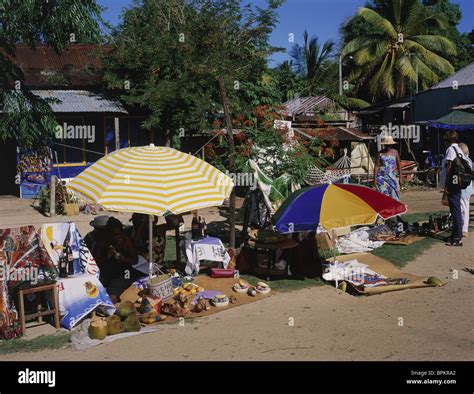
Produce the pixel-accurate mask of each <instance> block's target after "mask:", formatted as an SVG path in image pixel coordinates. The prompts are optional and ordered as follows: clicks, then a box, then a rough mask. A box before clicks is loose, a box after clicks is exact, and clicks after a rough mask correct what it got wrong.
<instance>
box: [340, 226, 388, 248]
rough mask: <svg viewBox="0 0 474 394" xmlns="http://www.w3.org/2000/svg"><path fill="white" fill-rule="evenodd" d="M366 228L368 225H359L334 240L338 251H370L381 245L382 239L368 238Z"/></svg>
mask: <svg viewBox="0 0 474 394" xmlns="http://www.w3.org/2000/svg"><path fill="white" fill-rule="evenodd" d="M368 229H369V227H361V228H359V229H357V230H354V231H352V232H351V233H349V234H347V235H344V236H342V237H340V238H339V239H338V240H337V241H336V245H337V246H336V247H337V250H338V252H339V253H341V254H350V253H360V252H370V251H371V250H373V249H376V248H379V247H380V246H382V245H383V244H384V241H371V240H370V239H369V233H368V232H367V230H368Z"/></svg>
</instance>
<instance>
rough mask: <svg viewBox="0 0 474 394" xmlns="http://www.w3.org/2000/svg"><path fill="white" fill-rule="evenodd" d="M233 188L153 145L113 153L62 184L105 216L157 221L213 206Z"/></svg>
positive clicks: (191, 159) (194, 162)
mask: <svg viewBox="0 0 474 394" xmlns="http://www.w3.org/2000/svg"><path fill="white" fill-rule="evenodd" d="M233 187H234V184H233V182H232V180H231V179H230V178H229V177H228V176H227V175H225V174H224V173H222V172H221V171H219V170H218V169H217V168H215V167H213V166H212V165H210V164H209V163H206V162H205V161H203V160H201V159H198V158H197V157H195V156H192V155H190V154H187V153H183V152H180V151H178V150H176V149H173V148H168V147H164V146H154V145H153V144H152V145H149V146H140V147H131V148H124V149H120V150H118V151H115V152H113V153H111V154H109V155H107V156H105V157H103V158H102V159H100V160H98V161H97V162H95V163H94V164H92V165H91V166H90V167H89V168H87V169H86V170H84V171H83V172H82V173H80V174H79V175H78V176H76V177H75V178H74V179H73V180H72V181H71V182H70V183H69V184H68V188H71V189H73V190H74V191H75V192H76V193H77V194H78V195H79V196H80V197H82V198H83V199H84V200H86V201H88V202H90V203H95V204H100V205H102V206H103V207H104V208H106V209H108V210H110V211H120V212H140V213H144V214H149V215H157V216H163V215H166V214H168V213H174V214H179V213H184V212H189V211H191V210H194V209H202V208H207V207H213V206H219V205H221V204H222V203H223V201H224V199H226V198H227V197H229V195H230V193H231V191H232V188H233Z"/></svg>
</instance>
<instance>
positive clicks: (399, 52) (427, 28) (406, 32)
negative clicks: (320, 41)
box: [342, 0, 457, 101]
mask: <svg viewBox="0 0 474 394" xmlns="http://www.w3.org/2000/svg"><path fill="white" fill-rule="evenodd" d="M374 3H375V5H374V6H373V8H374V9H372V8H367V7H362V8H360V9H359V10H358V12H357V16H356V17H355V18H354V21H353V23H352V24H349V26H350V28H349V27H348V26H347V25H346V26H345V27H343V29H342V30H343V38H344V33H345V34H346V36H345V39H347V37H349V36H350V35H353V34H356V36H355V37H354V38H352V39H351V40H350V41H349V42H346V43H345V45H344V48H343V50H342V55H343V56H347V55H353V69H352V73H351V76H350V79H351V80H352V81H353V82H354V84H355V88H356V91H357V94H358V95H359V96H361V97H364V98H367V99H369V100H371V101H376V100H380V99H387V98H392V97H402V96H404V95H405V94H407V92H408V91H409V89H410V88H413V87H414V86H415V85H416V82H417V80H418V83H419V88H420V90H423V89H427V88H428V87H429V86H431V85H432V84H434V83H436V82H438V81H439V80H440V78H442V77H444V76H446V75H449V74H452V73H453V72H454V67H453V65H452V64H451V63H450V61H449V60H448V58H451V57H452V56H454V55H455V54H456V53H457V52H456V47H455V45H454V44H453V42H452V41H451V40H449V39H448V38H446V37H445V36H442V35H438V34H434V33H433V32H435V31H439V30H443V29H446V27H447V25H446V21H445V19H444V18H443V17H442V15H440V14H439V13H436V12H435V11H436V10H432V9H429V8H428V7H426V6H423V5H422V4H421V3H420V1H419V0H404V1H402V0H394V1H387V0H378V1H375V2H374Z"/></svg>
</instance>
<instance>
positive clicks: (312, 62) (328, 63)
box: [290, 31, 369, 109]
mask: <svg viewBox="0 0 474 394" xmlns="http://www.w3.org/2000/svg"><path fill="white" fill-rule="evenodd" d="M334 45H335V44H334V43H333V42H332V41H326V42H324V43H323V44H322V45H321V44H320V43H319V40H318V37H312V38H309V35H308V32H307V31H305V32H304V45H303V46H300V45H298V44H296V45H294V46H293V48H292V49H291V51H290V56H291V57H292V58H293V60H292V63H291V66H292V67H293V68H294V70H295V71H296V73H297V74H298V76H299V77H300V78H301V80H302V82H303V84H302V86H301V84H300V89H299V90H300V92H301V94H302V95H305V96H311V95H325V96H328V97H329V98H331V99H332V100H334V101H335V102H336V103H337V104H339V105H340V106H341V107H343V108H346V109H361V108H364V107H367V106H368V105H369V103H367V102H366V101H364V100H362V99H360V98H357V97H350V96H349V95H352V93H353V92H352V91H351V90H347V91H345V94H343V95H340V94H339V69H338V66H339V64H338V61H337V60H336V58H335V56H334V53H333V51H334Z"/></svg>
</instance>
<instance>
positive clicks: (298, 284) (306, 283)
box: [241, 275, 324, 292]
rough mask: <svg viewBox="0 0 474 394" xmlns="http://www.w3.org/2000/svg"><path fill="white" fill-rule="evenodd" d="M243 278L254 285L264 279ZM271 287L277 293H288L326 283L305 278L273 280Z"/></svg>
mask: <svg viewBox="0 0 474 394" xmlns="http://www.w3.org/2000/svg"><path fill="white" fill-rule="evenodd" d="M241 278H242V279H244V280H246V281H247V282H249V283H250V284H252V285H255V284H256V283H257V282H259V281H261V280H262V278H259V277H257V276H254V275H241ZM268 284H269V285H270V287H271V288H272V289H273V290H275V291H281V292H287V291H293V290H300V289H304V288H307V287H313V286H322V285H324V282H323V281H322V280H321V279H320V278H314V279H309V278H304V279H301V280H299V279H273V280H271V281H270V282H268Z"/></svg>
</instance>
